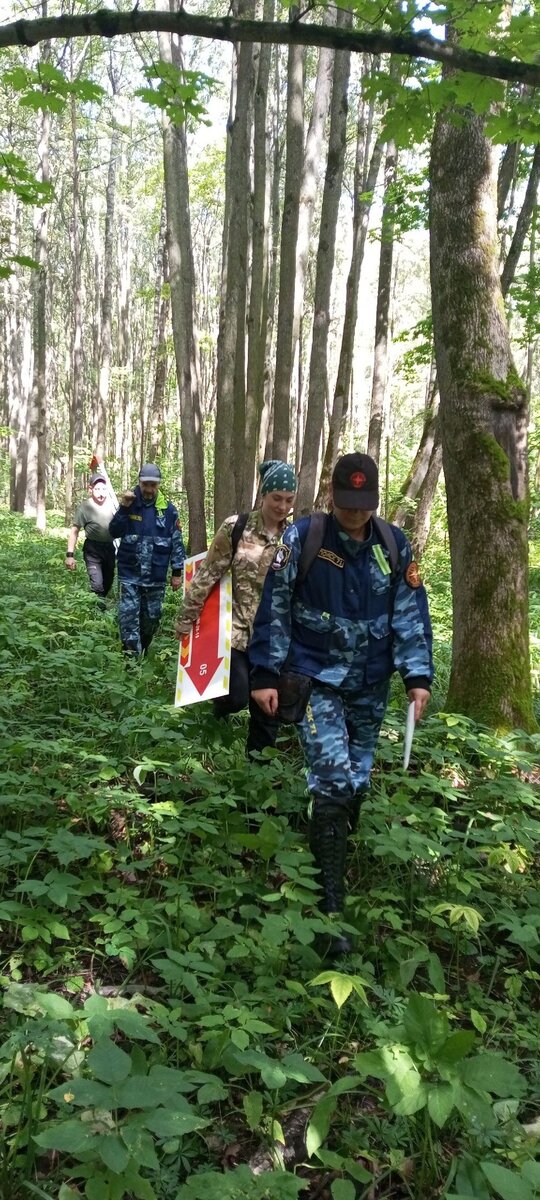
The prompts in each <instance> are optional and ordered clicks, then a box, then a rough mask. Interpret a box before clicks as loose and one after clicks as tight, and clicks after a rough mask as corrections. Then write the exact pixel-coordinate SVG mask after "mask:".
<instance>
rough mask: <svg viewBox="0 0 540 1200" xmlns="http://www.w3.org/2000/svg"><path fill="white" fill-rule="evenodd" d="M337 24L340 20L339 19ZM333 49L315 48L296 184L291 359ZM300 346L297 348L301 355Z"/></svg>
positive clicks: (330, 19) (327, 19) (329, 13)
mask: <svg viewBox="0 0 540 1200" xmlns="http://www.w3.org/2000/svg"><path fill="white" fill-rule="evenodd" d="M338 11H339V10H338V9H335V8H328V9H327V10H326V12H325V13H324V16H323V20H324V24H325V25H328V26H334V25H335V24H336V20H337V16H336V14H337V12H338ZM340 24H341V21H340ZM334 55H335V51H334V50H330V49H329V48H328V47H326V46H323V47H322V49H321V50H319V59H318V63H317V75H316V78H315V87H314V90H313V104H312V108H311V116H310V118H309V126H308V131H307V134H306V144H305V148H304V161H303V166H302V179H301V183H300V200H299V205H300V207H299V212H298V237H297V243H296V275H295V287H294V317H293V361H294V355H295V352H296V349H297V347H298V342H299V337H300V322H301V317H302V311H303V307H304V293H305V287H306V274H307V267H308V259H309V251H310V244H311V228H312V225H313V213H314V210H315V201H316V198H317V192H318V190H319V187H320V180H321V175H322V164H323V154H324V147H325V133H326V123H327V118H328V111H329V108H330V97H331V95H332V81H333V77H334ZM301 350H302V347H301V345H300V347H299V357H301Z"/></svg>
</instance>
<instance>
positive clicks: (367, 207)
mask: <svg viewBox="0 0 540 1200" xmlns="http://www.w3.org/2000/svg"><path fill="white" fill-rule="evenodd" d="M372 127H373V108H372V107H371V106H370V108H369V109H368V111H367V115H366V112H365V110H364V104H363V101H361V104H360V111H359V115H358V125H357V139H356V161H355V171H354V208H353V249H352V256H351V265H350V267H349V274H348V277H347V285H346V292H345V317H344V320H343V332H342V335H341V347H340V355H339V364H338V370H337V376H336V383H335V387H334V399H333V404H332V415H331V418H330V426H329V430H328V439H327V443H326V450H325V454H324V460H323V466H322V471H321V477H320V480H319V490H318V493H317V497H316V500H315V507H316V508H319V509H322V508H324V507H325V506H326V501H327V497H328V488H329V485H330V477H331V474H332V470H333V467H334V464H335V461H336V458H337V454H338V447H339V440H340V436H341V433H342V429H343V425H344V421H345V417H346V414H347V410H348V405H349V396H350V394H351V385H352V370H353V358H354V339H355V333H356V321H357V317H358V288H359V285H360V273H361V270H362V263H363V261H364V250H365V246H366V238H367V231H368V224H369V214H370V212H371V205H372V198H373V192H374V190H375V186H376V183H377V178H378V175H379V171H380V166H381V160H382V152H383V145H384V143H383V141H382V139H380V138H377V139H376V140H375V143H374V145H373V148H372V149H371V137H372ZM370 150H371V153H370Z"/></svg>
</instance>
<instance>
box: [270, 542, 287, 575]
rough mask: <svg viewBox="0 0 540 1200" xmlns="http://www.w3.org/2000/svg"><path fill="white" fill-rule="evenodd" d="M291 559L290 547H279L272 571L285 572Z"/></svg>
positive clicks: (273, 560)
mask: <svg viewBox="0 0 540 1200" xmlns="http://www.w3.org/2000/svg"><path fill="white" fill-rule="evenodd" d="M290 557H291V547H290V546H278V548H277V550H276V553H275V554H274V557H273V559H272V563H271V568H272V571H284V570H285V567H286V566H287V563H288V561H289V559H290Z"/></svg>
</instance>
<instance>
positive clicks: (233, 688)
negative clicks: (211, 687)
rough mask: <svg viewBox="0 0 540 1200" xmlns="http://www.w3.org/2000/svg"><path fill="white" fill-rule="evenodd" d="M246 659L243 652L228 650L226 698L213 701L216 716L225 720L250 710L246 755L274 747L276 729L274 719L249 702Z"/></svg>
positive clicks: (277, 722) (247, 663) (220, 697)
mask: <svg viewBox="0 0 540 1200" xmlns="http://www.w3.org/2000/svg"><path fill="white" fill-rule="evenodd" d="M249 691H250V686H249V658H248V656H247V653H246V652H245V650H231V675H230V687H229V695H228V696H219V697H218V699H217V700H214V714H215V716H216V717H219V718H224V717H228V716H229V715H230V713H236V712H240V710H241V709H242V708H248V707H249V730H248V739H247V743H246V750H247V753H248V754H250V753H251V751H252V750H264V747H265V746H274V745H275V741H276V737H277V734H278V729H279V721H278V720H277V718H276V717H267V716H266V713H263V710H262V708H259V705H258V704H256V703H255V700H252V699H251V696H250V694H249Z"/></svg>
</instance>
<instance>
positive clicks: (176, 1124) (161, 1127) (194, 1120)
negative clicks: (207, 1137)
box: [144, 1108, 210, 1137]
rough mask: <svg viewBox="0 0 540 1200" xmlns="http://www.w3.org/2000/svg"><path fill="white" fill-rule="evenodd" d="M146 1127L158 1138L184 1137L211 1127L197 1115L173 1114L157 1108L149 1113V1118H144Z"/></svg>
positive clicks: (208, 1122)
mask: <svg viewBox="0 0 540 1200" xmlns="http://www.w3.org/2000/svg"><path fill="white" fill-rule="evenodd" d="M144 1125H145V1128H146V1129H150V1131H151V1132H152V1133H156V1134H157V1135H158V1137H183V1135H184V1134H185V1133H192V1132H193V1130H194V1129H204V1128H205V1127H206V1126H207V1125H210V1121H205V1120H204V1119H203V1118H202V1117H198V1116H197V1115H196V1114H195V1113H184V1112H173V1111H167V1109H165V1108H156V1109H155V1110H154V1112H152V1113H148V1116H145V1117H144Z"/></svg>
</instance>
